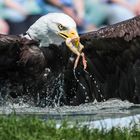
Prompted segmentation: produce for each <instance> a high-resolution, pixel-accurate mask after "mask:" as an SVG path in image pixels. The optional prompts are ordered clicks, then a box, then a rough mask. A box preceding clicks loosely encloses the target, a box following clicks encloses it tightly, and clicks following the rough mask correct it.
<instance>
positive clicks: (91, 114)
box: [0, 99, 140, 128]
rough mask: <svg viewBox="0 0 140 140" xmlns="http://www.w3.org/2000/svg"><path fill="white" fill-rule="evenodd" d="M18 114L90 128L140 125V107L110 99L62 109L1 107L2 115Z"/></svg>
mask: <svg viewBox="0 0 140 140" xmlns="http://www.w3.org/2000/svg"><path fill="white" fill-rule="evenodd" d="M12 112H16V113H17V114H18V115H36V116H38V117H40V118H41V119H43V120H48V119H55V120H57V122H58V126H59V122H60V121H61V120H64V119H68V120H69V121H70V122H73V121H79V122H81V124H83V125H84V124H86V125H89V127H93V126H94V127H98V128H101V127H102V126H104V127H106V128H111V126H122V127H123V126H128V125H129V123H130V122H131V121H132V120H137V121H136V122H137V123H140V105H135V104H133V103H130V102H128V101H121V100H118V99H110V100H108V101H106V102H94V103H86V104H82V105H79V106H62V107H54V108H51V107H45V108H40V107H32V106H30V105H29V104H25V103H22V102H21V103H18V104H15V103H14V104H11V103H7V105H4V106H1V107H0V114H10V113H12Z"/></svg>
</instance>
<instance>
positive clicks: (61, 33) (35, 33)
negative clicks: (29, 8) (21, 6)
mask: <svg viewBox="0 0 140 140" xmlns="http://www.w3.org/2000/svg"><path fill="white" fill-rule="evenodd" d="M27 34H29V36H30V38H31V39H33V40H37V41H40V47H41V46H44V47H47V46H48V45H49V44H57V45H59V44H61V43H62V42H63V41H64V40H65V39H66V38H74V37H79V36H78V33H77V30H76V23H75V21H74V20H73V19H72V18H71V17H69V16H68V15H66V14H64V13H49V14H47V15H45V16H42V17H41V18H39V19H38V20H37V21H36V22H35V23H34V24H33V25H32V26H31V27H30V28H29V29H28V30H27Z"/></svg>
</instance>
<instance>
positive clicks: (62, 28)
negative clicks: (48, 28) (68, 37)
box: [58, 24, 66, 31]
mask: <svg viewBox="0 0 140 140" xmlns="http://www.w3.org/2000/svg"><path fill="white" fill-rule="evenodd" d="M58 28H59V30H60V31H62V30H66V27H64V26H63V25H62V24H59V25H58Z"/></svg>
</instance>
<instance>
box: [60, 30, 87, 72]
mask: <svg viewBox="0 0 140 140" xmlns="http://www.w3.org/2000/svg"><path fill="white" fill-rule="evenodd" d="M59 35H60V36H61V37H63V38H64V39H65V40H66V45H67V47H68V48H69V49H70V50H71V51H72V52H73V53H74V54H76V55H77V58H76V60H75V63H74V69H75V68H76V67H77V65H78V62H79V59H80V56H82V62H83V66H84V69H86V67H87V61H86V59H85V55H84V53H83V52H82V50H83V48H84V46H83V45H82V44H81V43H80V37H79V35H78V32H77V30H76V29H70V30H64V31H61V32H60V33H59Z"/></svg>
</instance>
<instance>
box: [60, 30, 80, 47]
mask: <svg viewBox="0 0 140 140" xmlns="http://www.w3.org/2000/svg"><path fill="white" fill-rule="evenodd" d="M59 35H60V36H61V37H63V38H64V39H67V38H70V39H72V40H73V39H74V42H75V43H76V44H75V45H76V46H78V44H79V35H78V32H77V30H76V29H70V30H65V31H61V32H59Z"/></svg>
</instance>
